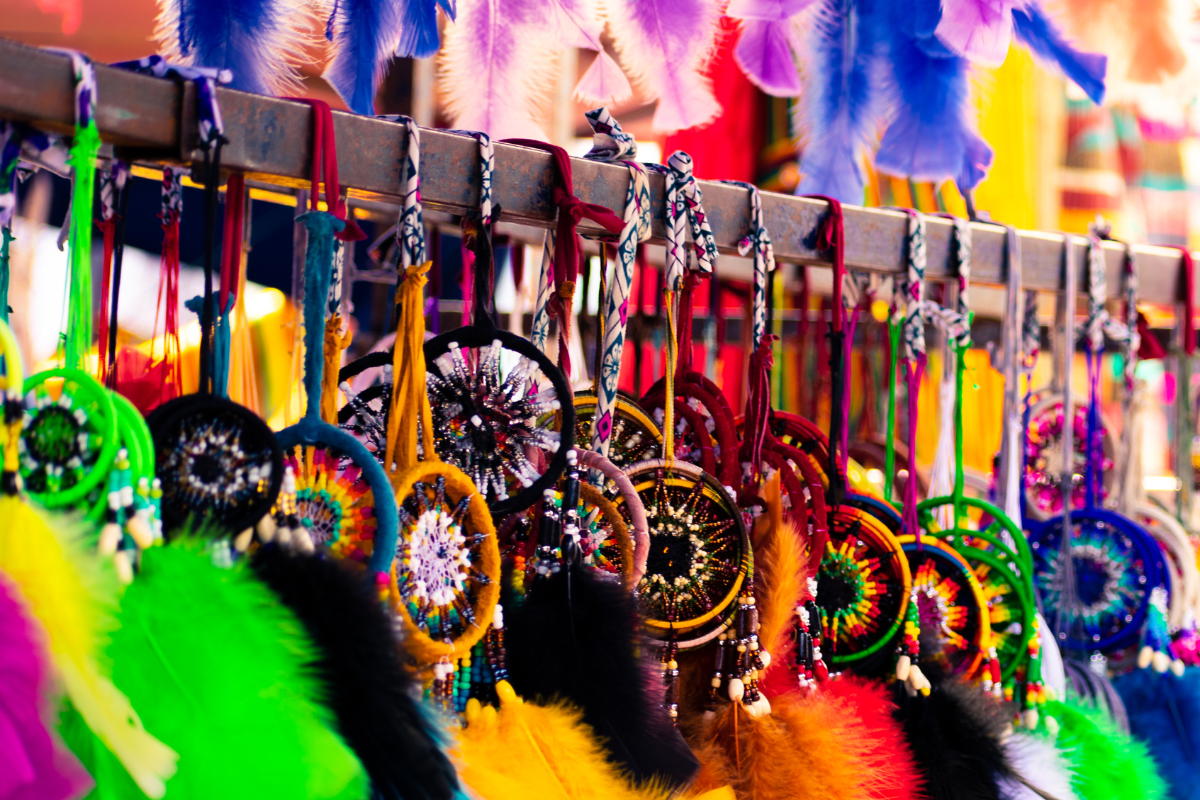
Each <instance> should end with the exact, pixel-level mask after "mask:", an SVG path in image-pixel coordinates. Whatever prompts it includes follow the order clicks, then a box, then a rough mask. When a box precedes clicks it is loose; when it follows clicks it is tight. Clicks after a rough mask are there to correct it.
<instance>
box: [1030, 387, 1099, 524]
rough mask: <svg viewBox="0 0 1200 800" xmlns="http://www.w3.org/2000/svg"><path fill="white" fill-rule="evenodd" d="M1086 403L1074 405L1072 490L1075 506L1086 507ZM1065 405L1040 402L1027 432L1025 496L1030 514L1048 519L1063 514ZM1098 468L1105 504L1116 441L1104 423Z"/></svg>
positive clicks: (1096, 438) (1060, 402)
mask: <svg viewBox="0 0 1200 800" xmlns="http://www.w3.org/2000/svg"><path fill="white" fill-rule="evenodd" d="M1087 415H1088V410H1087V406H1086V405H1084V404H1081V403H1077V404H1076V405H1075V414H1074V416H1075V425H1074V436H1073V437H1072V441H1073V443H1074V449H1075V458H1074V464H1075V466H1074V470H1075V476H1076V478H1075V485H1074V487H1073V488H1072V490H1071V500H1072V504H1073V507H1074V508H1083V507H1084V503H1085V501H1086V495H1087V484H1086V481H1085V480H1084V479H1083V476H1085V475H1087ZM1062 448H1063V406H1062V401H1061V400H1059V401H1057V402H1053V403H1039V404H1038V406H1037V407H1035V408H1034V409H1033V410H1032V412H1031V414H1030V419H1029V425H1028V427H1027V428H1026V432H1025V454H1026V458H1025V497H1026V502H1027V504H1028V505H1027V507H1028V509H1029V511H1030V512H1031V513H1033V514H1034V515H1035V516H1037V517H1040V518H1043V519H1044V518H1047V517H1051V516H1054V515H1057V514H1061V513H1062V490H1061V487H1060V484H1059V471H1060V470H1061V469H1062V463H1063V455H1062ZM1093 448H1094V452H1095V454H1096V456H1097V459H1098V461H1097V468H1098V471H1099V472H1100V474H1101V475H1103V476H1105V479H1104V480H1102V481H1101V482H1100V484H1099V485H1098V486H1097V492H1096V494H1097V500H1098V502H1099V503H1101V504H1103V502H1104V500H1105V498H1107V497H1108V493H1109V489H1110V484H1111V482H1112V477H1111V476H1113V475H1115V471H1114V470H1113V469H1112V467H1113V460H1112V453H1113V442H1112V440H1111V437H1110V435H1109V433H1108V430H1107V428H1106V427H1105V426H1104V425H1103V423H1102V424H1101V429H1100V430H1099V431H1097V432H1096V437H1095V440H1094V442H1093Z"/></svg>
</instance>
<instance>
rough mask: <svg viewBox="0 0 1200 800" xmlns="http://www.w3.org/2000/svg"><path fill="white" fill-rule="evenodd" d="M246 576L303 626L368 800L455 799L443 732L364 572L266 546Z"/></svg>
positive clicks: (330, 704)
mask: <svg viewBox="0 0 1200 800" xmlns="http://www.w3.org/2000/svg"><path fill="white" fill-rule="evenodd" d="M251 566H252V567H253V569H254V573H255V574H256V575H257V576H258V577H259V578H260V579H261V580H262V581H263V582H264V583H266V584H267V586H269V587H270V588H271V590H272V591H273V592H274V593H275V594H276V595H277V596H278V597H279V599H280V600H281V601H282V602H283V604H284V605H286V606H287V607H288V608H290V609H291V610H292V612H293V613H294V614H295V615H296V616H297V617H298V618H299V619H300V621H301V622H302V623H303V624H304V627H305V629H306V630H307V631H308V634H309V636H310V637H311V638H312V640H313V642H314V643H315V644H316V645H317V647H318V649H319V650H318V656H317V662H316V667H317V673H318V675H319V676H320V677H321V679H322V680H323V682H324V684H325V688H324V696H325V697H327V698H328V704H329V706H330V708H332V709H333V712H334V714H335V715H336V717H337V728H338V731H339V732H340V733H341V734H342V737H343V738H344V739H345V740H346V743H347V744H349V745H350V746H351V747H352V748H354V752H355V753H356V754H357V755H358V757H359V759H360V760H361V761H362V763H363V766H364V767H365V768H366V770H367V774H368V775H370V777H371V785H372V787H373V788H374V796H375V798H376V800H450V798H452V797H453V796H454V795H455V792H456V791H457V790H458V781H457V780H456V779H455V775H454V767H453V766H452V765H451V764H450V761H449V759H448V758H447V757H446V755H445V754H444V753H443V752H442V750H441V747H442V746H443V744H444V742H443V733H442V731H441V730H440V729H439V728H438V727H437V726H436V725H435V723H434V722H433V720H432V719H431V718H430V717H429V716H427V714H426V713H425V712H424V710H423V709H422V708H421V707H420V706H419V705H418V702H417V701H416V700H414V699H413V698H414V697H419V696H420V686H419V684H418V682H417V681H416V679H415V678H414V676H413V675H411V674H410V673H409V671H408V670H407V669H405V667H404V665H403V664H402V663H401V662H400V657H399V649H398V648H399V642H397V641H396V637H395V634H394V628H393V625H392V623H391V621H390V620H389V619H388V616H387V612H386V611H385V610H384V608H383V606H382V605H381V604H380V602H379V597H378V593H377V592H376V589H375V586H374V584H373V583H372V582H371V581H369V580H368V577H367V575H366V573H365V572H363V571H362V570H361V569H355V568H354V567H351V566H349V565H347V564H345V563H343V562H339V561H335V560H333V559H330V558H325V557H323V556H321V555H305V554H298V553H297V554H291V553H287V552H285V551H284V550H282V549H281V548H279V547H277V546H274V545H268V546H266V547H263V548H261V549H259V550H258V552H257V553H255V555H254V557H253V559H252V560H251Z"/></svg>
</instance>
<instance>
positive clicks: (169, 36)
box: [154, 0, 309, 96]
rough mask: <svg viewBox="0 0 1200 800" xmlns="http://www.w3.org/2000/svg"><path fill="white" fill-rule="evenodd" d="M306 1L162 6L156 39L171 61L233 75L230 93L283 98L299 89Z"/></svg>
mask: <svg viewBox="0 0 1200 800" xmlns="http://www.w3.org/2000/svg"><path fill="white" fill-rule="evenodd" d="M307 8H308V4H307V3H305V2H304V0H158V18H157V20H156V21H155V22H156V25H155V29H154V38H155V40H156V41H157V42H158V45H159V48H160V51H161V53H162V55H163V56H164V57H166V59H167V60H168V61H173V62H176V63H178V64H183V65H185V66H189V67H211V68H214V69H221V70H229V71H230V73H231V74H232V76H233V80H232V82H230V84H229V88H231V89H238V90H240V91H243V92H253V93H254V94H265V95H276V96H278V95H283V94H288V93H290V90H294V89H298V88H299V80H300V76H299V74H298V72H297V69H296V65H297V64H299V63H301V60H302V59H303V56H304V50H305V46H306V42H307V36H308V34H307V33H306V28H307V27H308V25H307V23H308V14H309V12H308V10H307Z"/></svg>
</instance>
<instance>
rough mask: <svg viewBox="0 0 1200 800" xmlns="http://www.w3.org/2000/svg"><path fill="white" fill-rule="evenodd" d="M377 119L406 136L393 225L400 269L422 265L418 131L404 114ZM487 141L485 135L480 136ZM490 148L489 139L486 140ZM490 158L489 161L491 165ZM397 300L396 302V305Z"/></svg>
mask: <svg viewBox="0 0 1200 800" xmlns="http://www.w3.org/2000/svg"><path fill="white" fill-rule="evenodd" d="M376 119H382V120H386V121H387V122H398V123H400V124H401V125H403V126H404V130H405V132H406V133H407V137H406V138H407V141H408V147H407V150H406V152H405V155H404V172H403V177H404V204H403V205H402V206H401V208H400V223H399V225H397V226H396V244H397V246H398V247H399V248H400V269H401V270H406V269H408V268H409V267H411V266H413V265H414V264H417V265H420V264H424V263H425V221H424V219H423V217H422V215H421V129H420V128H419V127H417V123H415V122H413V120H412V118H410V117H405V116H403V115H387V116H379V117H376ZM483 135H484V138H487V135H486V134H483ZM487 148H488V149H489V150H490V149H491V140H490V139H488V141H487ZM494 160H495V157H494V156H493V158H492V161H493V162H494ZM487 183H488V192H487V194H488V205H489V208H488V216H489V217H490V216H491V207H490V206H491V175H490V173H489V175H488V181H487ZM398 302H399V301H397V303H398Z"/></svg>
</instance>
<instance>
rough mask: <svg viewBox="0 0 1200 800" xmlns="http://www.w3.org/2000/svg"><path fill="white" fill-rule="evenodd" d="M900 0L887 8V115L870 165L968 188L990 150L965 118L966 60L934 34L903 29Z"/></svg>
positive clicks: (978, 175) (982, 170)
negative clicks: (889, 109) (950, 180)
mask: <svg viewBox="0 0 1200 800" xmlns="http://www.w3.org/2000/svg"><path fill="white" fill-rule="evenodd" d="M905 13H906V11H905V9H904V6H903V4H893V5H892V7H891V8H890V9H889V10H888V11H887V12H886V24H885V26H884V27H885V31H886V34H885V35H886V36H887V40H888V54H889V60H890V62H891V69H892V74H891V80H890V81H889V84H888V91H889V95H890V96H891V97H892V115H891V119H890V121H889V123H888V127H887V132H886V133H884V135H883V141H881V142H880V144H879V152H878V153H876V155H875V166H876V167H877V168H878V169H879V170H880V171H881V172H886V173H888V174H891V175H899V176H903V177H909V178H912V179H913V180H918V181H925V180H931V181H942V180H945V179H947V178H954V179H956V180H957V181H958V183H959V188H960V189H961V190H962V191H967V190H969V189H973V188H974V187H975V186H976V185H978V183H979V182H980V181H981V180H982V179H983V177H984V176H985V175H986V174H987V168H988V167H990V166H991V162H992V150H991V148H990V147H988V145H987V143H986V142H984V141H983V140H982V139H980V138H979V136H978V134H976V133H975V131H974V130H973V127H972V124H971V118H970V102H969V100H970V98H969V93H968V77H969V73H970V63H969V62H968V61H967V60H966V59H964V58H960V57H958V56H956V55H954V54H952V53H950V52H949V51H948V50H946V49H945V48H944V47H941V46H940V45H939V44H938V42H937V40H936V39H934V38H933V37H920V36H918V35H915V34H912V33H910V32H909V31H908V30H906V26H905V24H904V19H903V16H904V14H905Z"/></svg>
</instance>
